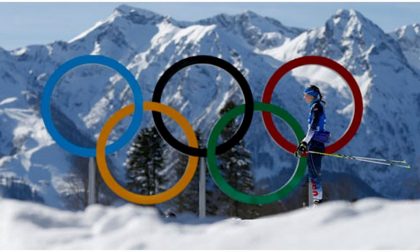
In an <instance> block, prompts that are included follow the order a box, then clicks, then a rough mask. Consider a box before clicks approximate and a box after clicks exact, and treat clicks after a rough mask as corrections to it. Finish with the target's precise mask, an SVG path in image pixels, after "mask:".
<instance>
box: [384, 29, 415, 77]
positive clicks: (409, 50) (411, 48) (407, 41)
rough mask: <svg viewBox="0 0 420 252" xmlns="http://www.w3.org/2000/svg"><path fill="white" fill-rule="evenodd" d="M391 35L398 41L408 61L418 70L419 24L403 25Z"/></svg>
mask: <svg viewBox="0 0 420 252" xmlns="http://www.w3.org/2000/svg"><path fill="white" fill-rule="evenodd" d="M391 36H392V37H393V38H394V39H396V40H397V41H398V42H399V43H400V45H401V49H402V50H403V52H404V55H405V57H406V58H407V60H408V62H410V64H411V65H412V66H413V67H414V68H416V69H417V70H420V24H412V25H405V26H403V27H401V28H399V29H397V30H396V31H394V32H392V33H391Z"/></svg>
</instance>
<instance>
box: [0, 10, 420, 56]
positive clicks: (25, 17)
mask: <svg viewBox="0 0 420 252" xmlns="http://www.w3.org/2000/svg"><path fill="white" fill-rule="evenodd" d="M120 4H121V3H0V47H3V48H5V49H7V50H11V49H15V48H18V47H23V46H27V45H32V44H46V43H50V42H53V41H56V40H64V41H67V40H70V39H72V38H73V37H75V36H77V35H78V34H79V33H81V32H83V31H85V30H87V29H88V28H90V27H92V26H93V25H94V24H95V23H96V22H97V21H99V20H103V19H105V18H106V17H108V16H109V15H110V14H111V13H112V10H113V9H115V8H116V7H117V6H118V5H120ZM128 5H131V6H134V7H139V8H144V9H148V10H151V11H154V12H157V13H159V14H162V15H168V16H171V17H173V18H175V19H177V20H184V21H195V20H199V19H202V18H206V17H211V16H214V15H217V14H220V13H226V14H239V13H241V12H243V11H245V10H251V11H254V12H256V13H258V14H260V15H262V16H268V17H272V18H275V19H277V20H279V21H280V22H282V23H283V24H284V25H286V26H294V27H300V28H313V27H318V26H321V25H323V24H324V23H325V21H326V20H327V19H328V18H329V17H331V16H332V15H333V14H334V13H335V12H336V11H337V10H338V9H350V8H352V9H356V10H358V11H359V12H361V13H362V14H363V15H365V16H366V17H367V18H369V19H370V20H372V21H373V22H375V23H376V24H378V25H379V26H380V27H381V28H382V29H383V30H384V31H386V32H390V31H393V30H395V29H397V28H399V27H401V26H403V25H407V24H413V23H420V15H419V14H420V3H313V2H312V3H273V2H270V3H250V2H247V3H238V2H236V3H192V2H184V3H173V2H172V3H151V2H149V3H128Z"/></svg>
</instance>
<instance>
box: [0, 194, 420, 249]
mask: <svg viewBox="0 0 420 252" xmlns="http://www.w3.org/2000/svg"><path fill="white" fill-rule="evenodd" d="M419 212H420V201H388V200H383V199H376V198H370V199H364V200H361V201H359V202H356V203H354V204H349V203H346V202H339V201H338V202H330V203H326V204H324V205H322V206H320V207H318V208H313V209H302V210H297V211H293V212H289V213H285V214H279V215H275V216H271V217H265V218H260V219H256V220H240V219H214V218H205V219H201V220H199V219H197V218H196V217H195V216H191V215H182V216H178V217H177V218H176V219H175V218H171V219H164V218H162V217H160V215H159V214H158V212H157V211H156V210H155V209H154V208H147V207H138V206H135V205H130V204H127V205H124V206H121V207H104V206H99V205H95V206H91V207H89V208H87V210H86V211H84V212H70V211H63V210H57V209H54V208H49V207H46V206H43V205H38V204H34V203H28V202H21V201H13V200H0V218H1V221H0V248H1V249H47V248H48V249H57V248H60V249H75V248H78V249H80V248H83V249H186V248H188V249H327V248H328V249H344V248H345V249H409V248H410V249H419V248H420V240H419V239H418V234H419V233H420V218H419V215H418V214H419Z"/></svg>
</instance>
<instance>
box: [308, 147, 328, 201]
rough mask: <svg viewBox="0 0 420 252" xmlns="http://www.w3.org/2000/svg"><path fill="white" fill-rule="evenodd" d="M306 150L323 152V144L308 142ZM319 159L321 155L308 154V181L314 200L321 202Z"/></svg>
mask: <svg viewBox="0 0 420 252" xmlns="http://www.w3.org/2000/svg"><path fill="white" fill-rule="evenodd" d="M308 149H309V150H310V151H317V152H325V144H324V143H321V142H317V141H310V142H309V146H308ZM321 159H322V155H319V154H310V153H309V154H308V181H309V182H310V183H309V185H310V186H312V195H313V199H314V200H322V184H321Z"/></svg>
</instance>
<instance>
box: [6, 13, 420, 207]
mask: <svg viewBox="0 0 420 252" xmlns="http://www.w3.org/2000/svg"><path fill="white" fill-rule="evenodd" d="M400 44H401V41H400V43H398V41H396V40H395V39H393V38H392V36H390V35H388V34H386V33H384V32H383V31H382V30H381V29H380V28H379V27H378V26H377V25H375V24H373V23H372V22H371V21H369V20H368V19H367V18H365V17H363V15H362V14H360V13H358V12H356V11H353V10H340V11H338V12H337V13H336V14H335V15H334V16H332V17H331V18H330V19H329V20H328V21H327V22H326V23H325V25H324V26H322V27H319V28H315V29H311V30H307V31H306V30H303V29H299V28H293V27H287V26H284V25H283V24H282V23H280V22H279V21H277V20H274V19H272V18H267V17H262V16H259V15H258V14H256V13H253V12H250V11H247V12H244V13H242V14H239V15H235V16H229V15H225V14H222V15H218V16H215V17H212V18H208V19H203V20H199V21H197V22H183V21H177V20H174V19H172V18H170V17H165V16H162V15H159V14H157V13H153V12H150V11H147V10H143V9H137V8H132V7H130V6H126V5H122V6H119V7H118V8H116V9H115V10H114V12H113V13H112V14H111V16H109V17H108V18H107V19H105V20H103V21H100V22H98V23H96V24H95V25H94V26H93V27H92V28H91V29H89V30H87V31H85V32H83V33H81V34H80V35H78V36H77V37H75V38H74V39H72V40H70V41H68V42H63V41H57V42H54V43H51V44H48V45H35V46H28V47H24V48H19V49H16V50H12V51H5V50H2V49H0V82H1V87H2V88H1V90H2V92H1V93H0V114H1V123H0V139H1V142H0V173H1V174H2V175H3V176H17V177H21V178H24V179H25V180H27V181H28V182H29V183H30V184H31V185H33V186H34V188H36V189H38V190H39V191H41V194H42V195H43V196H44V198H45V201H46V203H47V204H50V205H54V206H59V205H60V201H59V200H58V198H59V194H61V193H62V192H63V191H65V190H66V183H63V181H62V178H63V174H65V173H66V172H68V171H69V169H71V167H72V166H73V165H75V164H74V162H73V160H72V156H71V155H70V154H69V153H67V152H66V151H64V150H62V149H61V148H60V147H59V146H57V145H56V144H55V143H54V141H53V140H52V139H51V138H50V137H49V135H48V133H47V132H46V130H45V128H44V126H43V123H42V120H41V118H40V115H39V100H40V97H41V94H42V88H43V86H44V85H45V82H46V81H47V79H48V77H49V76H50V75H51V74H52V72H53V71H54V70H55V69H56V68H57V67H58V66H59V65H60V64H62V63H63V62H65V61H66V60H69V59H71V58H73V57H75V56H79V55H85V54H100V55H105V56H109V57H113V58H115V59H117V60H118V61H119V62H121V63H122V64H124V65H125V66H126V67H127V68H128V69H129V70H130V71H131V72H132V73H133V74H134V75H135V76H136V78H137V79H138V81H139V83H140V85H141V88H142V91H143V95H144V99H145V100H151V96H152V93H153V89H154V86H155V84H156V82H157V80H158V78H159V76H160V75H161V74H162V73H163V71H164V70H165V69H167V68H168V67H169V66H170V65H171V64H173V63H175V62H177V61H178V60H180V59H183V58H185V57H188V56H192V55H198V54H207V55H214V56H217V57H220V58H223V59H225V60H227V61H229V62H231V63H232V64H233V65H234V66H235V67H237V68H238V69H240V70H241V72H242V73H243V74H244V75H245V76H246V78H247V80H248V82H249V83H250V85H251V88H252V90H253V93H254V98H255V100H261V94H262V91H263V88H264V86H265V84H266V82H267V80H268V79H269V77H270V76H271V74H272V73H273V72H274V71H275V70H276V69H277V68H278V67H279V66H281V65H282V64H283V62H285V61H287V60H290V59H293V58H296V57H299V56H303V55H324V56H327V57H329V58H332V59H334V60H336V61H338V62H340V63H341V64H343V65H344V66H345V67H346V68H347V69H349V70H350V71H351V72H352V73H353V74H354V76H355V77H356V79H357V80H358V82H359V85H360V88H361V90H362V93H363V97H364V102H365V114H364V120H363V123H362V126H361V127H360V129H359V132H358V134H357V135H356V137H355V138H354V139H353V141H352V142H351V143H350V144H349V145H348V146H347V147H345V148H344V149H343V150H342V152H344V153H347V154H355V155H356V154H357V155H359V156H375V157H376V156H378V157H384V158H393V159H406V160H408V161H409V162H410V163H411V164H413V165H414V168H413V169H411V170H402V169H398V168H389V167H382V166H374V165H365V164H361V163H354V162H350V161H344V160H332V159H326V162H325V165H324V167H325V168H324V169H325V170H326V171H331V172H346V173H350V174H352V175H356V176H358V177H360V178H361V179H362V180H363V181H364V182H365V183H367V184H368V185H370V186H372V188H373V189H374V190H376V191H377V192H378V193H380V194H382V195H385V196H387V197H392V198H406V197H417V198H418V197H420V182H419V178H420V173H419V170H418V169H419V167H418V165H417V164H418V163H419V161H420V160H419V159H418V158H417V160H416V157H418V156H419V154H418V153H419V151H420V149H419V147H417V146H416V144H415V143H416V142H417V141H419V140H420V139H419V135H418V131H419V129H420V120H419V115H420V103H419V102H418V101H419V98H420V85H419V84H418V83H419V81H420V77H419V75H418V73H416V70H415V68H414V66H413V65H410V63H411V61H409V60H407V56H406V54H407V50H408V49H406V48H405V47H403V46H402V45H400ZM401 47H403V50H402V49H401ZM307 83H318V84H319V85H320V86H321V87H322V89H323V90H324V92H325V96H326V98H327V102H328V109H327V110H328V114H327V116H328V121H329V126H330V128H331V130H332V131H333V132H336V134H335V135H334V139H337V138H338V137H339V135H340V134H341V133H342V132H344V130H345V129H346V127H347V125H348V123H349V120H350V118H351V115H352V105H351V102H352V100H351V95H350V93H349V89H348V88H346V86H345V84H344V83H343V81H342V80H341V79H340V78H339V77H338V76H337V75H335V74H334V73H333V72H332V71H329V70H326V69H320V68H314V67H310V66H309V67H302V68H299V69H297V70H296V71H293V73H292V74H290V75H287V76H286V77H285V78H284V79H283V80H281V83H280V84H279V87H278V88H277V89H276V94H275V96H274V99H273V102H275V103H277V104H279V105H281V106H282V107H285V108H286V109H287V110H289V111H290V112H291V113H292V114H293V115H294V116H295V117H296V118H297V119H298V120H299V121H300V123H301V125H302V126H304V125H305V123H306V120H305V117H306V113H307V112H306V110H307V107H306V105H304V104H303V101H302V98H301V93H302V90H303V87H304V86H305V85H306V84H307ZM229 99H233V100H235V101H236V102H238V103H241V102H242V101H243V98H242V94H241V92H240V89H239V86H238V85H237V84H236V82H235V81H234V80H232V78H231V77H230V76H229V75H228V74H227V73H225V72H223V71H221V70H219V69H216V68H213V67H209V66H204V65H200V66H194V67H190V68H188V69H184V70H183V71H181V72H179V73H178V74H176V75H175V76H174V77H173V78H172V79H171V81H170V82H169V83H168V85H167V86H166V88H165V91H164V98H163V99H162V102H163V103H166V104H170V105H171V106H173V107H175V108H177V109H178V110H179V111H180V112H181V113H182V114H184V115H185V116H186V117H187V119H189V120H190V122H192V123H193V125H194V127H195V128H196V129H200V131H202V132H204V134H205V135H207V134H208V133H209V132H208V131H209V130H210V129H211V128H212V125H214V123H215V122H216V120H217V118H218V111H219V109H220V108H222V107H223V105H224V104H225V103H226V102H227V101H228V100H229ZM132 100H133V99H132V94H131V91H130V89H129V87H128V85H126V83H125V81H124V80H123V79H122V78H121V77H120V76H119V75H118V74H116V73H115V72H113V71H112V70H110V69H107V68H105V67H101V66H96V65H89V66H84V67H81V68H77V69H74V70H72V71H71V72H69V73H68V74H66V76H65V77H64V78H63V79H62V80H61V82H60V84H59V85H58V86H57V87H56V89H55V91H54V95H53V99H52V106H53V114H54V115H53V117H54V118H55V123H56V125H57V127H58V128H59V129H60V132H62V134H63V135H64V136H66V137H67V138H68V139H69V140H71V141H73V142H75V143H77V144H80V145H83V146H87V147H94V145H95V139H96V137H97V136H98V134H99V131H100V129H101V127H102V125H103V123H104V122H105V120H107V118H109V116H110V115H111V114H113V113H114V112H115V111H117V110H118V109H120V108H121V107H122V106H124V105H125V104H128V103H130V102H132ZM408 111H409V112H408ZM144 120H145V123H144V125H152V123H153V122H151V120H150V113H148V112H146V113H145V118H144ZM128 123H129V118H128V119H127V120H124V121H123V122H122V123H121V124H120V125H119V126H118V127H117V128H116V129H115V131H114V133H113V135H112V136H111V139H110V141H112V140H115V139H116V138H117V137H118V136H119V135H120V134H121V132H124V130H125V128H126V127H127V125H128ZM278 123H279V125H280V127H279V128H280V129H282V132H285V133H286V134H285V135H286V136H287V137H288V138H289V139H290V140H294V138H293V135H292V134H291V132H290V130H287V126H286V125H284V124H282V123H281V122H280V121H279V122H278ZM168 124H169V125H171V124H170V122H168ZM171 127H172V128H173V130H174V132H176V134H178V135H179V136H180V134H179V132H178V129H177V128H176V127H175V126H174V125H171ZM204 139H206V137H205V138H204ZM245 141H246V143H247V146H248V148H249V149H250V150H251V151H252V153H253V162H254V164H256V165H255V167H254V169H255V173H256V176H257V179H258V180H259V181H264V182H263V183H261V184H260V185H259V186H258V187H259V188H261V189H260V191H261V192H267V191H269V190H272V189H273V188H274V187H276V186H279V185H281V184H282V183H283V182H284V180H282V178H284V177H285V176H287V175H290V174H291V170H292V169H291V167H294V164H295V162H296V160H295V158H294V157H293V156H291V155H289V154H286V153H285V152H284V151H283V150H281V149H280V148H278V147H277V145H276V144H274V143H273V142H272V141H271V139H270V137H269V136H268V135H267V133H266V131H265V129H264V126H263V124H262V121H261V117H260V116H259V114H258V113H256V114H255V116H254V119H253V123H252V126H251V129H250V131H249V133H248V134H247V135H246V137H245ZM125 150H126V149H123V150H121V151H119V152H118V153H117V154H115V155H113V156H112V161H113V163H114V164H115V165H116V168H117V170H116V174H117V176H118V174H119V173H121V172H122V164H123V161H124V159H125ZM120 177H122V176H120ZM390 184H392V185H393V186H390Z"/></svg>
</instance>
